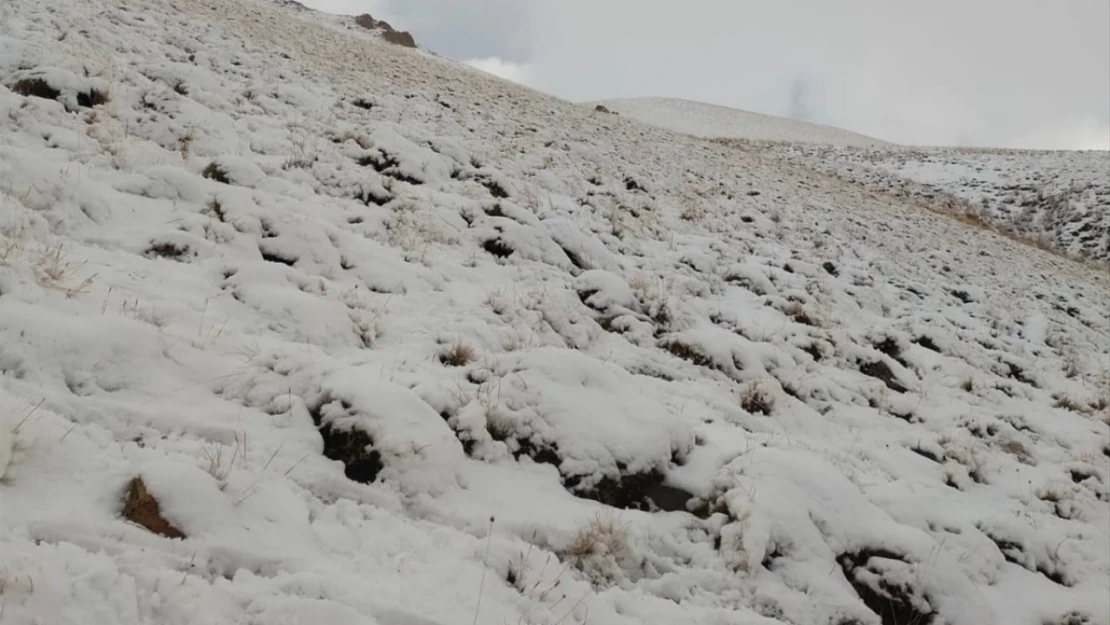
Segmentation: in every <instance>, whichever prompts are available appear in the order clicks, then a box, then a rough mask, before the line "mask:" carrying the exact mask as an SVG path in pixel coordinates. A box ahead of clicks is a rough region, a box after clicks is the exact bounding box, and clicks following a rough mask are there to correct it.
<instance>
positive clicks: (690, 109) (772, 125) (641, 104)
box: [587, 98, 889, 147]
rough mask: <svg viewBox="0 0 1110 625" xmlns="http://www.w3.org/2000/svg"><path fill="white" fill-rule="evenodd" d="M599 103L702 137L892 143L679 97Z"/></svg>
mask: <svg viewBox="0 0 1110 625" xmlns="http://www.w3.org/2000/svg"><path fill="white" fill-rule="evenodd" d="M598 104H600V105H602V106H604V107H606V108H607V109H609V110H610V111H613V112H615V113H617V114H619V115H626V116H628V117H631V118H633V119H635V120H637V121H641V122H644V123H645V124H651V125H653V126H657V127H659V128H664V129H666V130H671V131H674V132H681V133H684V134H688V135H693V136H695V137H702V138H717V139H747V140H751V141H788V142H798V143H806V144H810V143H812V144H820V145H845V146H855V147H876V146H884V145H889V144H888V143H887V142H885V141H880V140H878V139H873V138H871V137H868V136H865V135H861V134H858V133H854V132H849V131H847V130H843V129H841V128H834V127H832V126H822V125H820V124H811V123H808V122H803V121H797V120H793V119H786V118H783V117H775V116H772V115H763V114H761V113H752V112H749V111H741V110H738V109H734V108H729V107H726V106H717V105H714V104H705V103H703V102H693V101H690V100H681V99H677V98H625V99H618V100H602V101H599V102H589V103H587V106H590V107H594V106H596V105H598Z"/></svg>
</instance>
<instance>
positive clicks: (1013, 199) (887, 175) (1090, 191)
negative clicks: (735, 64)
mask: <svg viewBox="0 0 1110 625" xmlns="http://www.w3.org/2000/svg"><path fill="white" fill-rule="evenodd" d="M596 104H601V105H602V106H605V107H606V108H608V109H609V110H611V111H613V112H616V113H618V114H620V115H624V116H626V117H630V118H632V119H635V120H637V121H640V122H643V123H646V124H650V125H653V126H656V127H659V128H664V129H667V130H671V131H674V132H679V133H684V134H687V135H691V136H695V137H702V138H710V139H721V140H724V141H725V142H726V143H729V142H732V141H735V142H736V143H737V144H739V145H741V146H743V147H745V148H748V149H754V148H758V149H762V150H765V151H767V152H769V153H770V154H771V155H773V156H774V157H775V158H782V159H785V160H789V161H791V162H794V163H797V164H799V165H802V166H804V167H807V168H809V169H812V170H814V171H817V172H821V173H824V174H828V175H833V176H836V177H838V178H841V179H843V180H845V181H848V182H851V183H853V184H858V185H860V186H862V187H864V188H866V189H869V190H871V191H875V192H880V193H884V194H891V195H894V196H895V197H897V198H899V199H901V200H908V201H909V202H911V203H917V204H921V205H924V206H925V207H928V208H930V209H932V210H939V211H943V212H946V213H949V214H953V215H956V216H958V217H960V218H964V219H967V220H969V221H970V222H971V223H974V224H977V225H982V226H986V227H988V228H991V229H994V230H996V231H1000V232H1003V233H1006V234H1008V235H1012V236H1016V237H1018V238H1021V239H1023V240H1025V241H1027V242H1033V243H1035V244H1037V245H1041V246H1044V247H1046V248H1048V249H1051V250H1054V251H1056V252H1059V253H1063V254H1065V255H1069V256H1072V257H1075V258H1083V259H1088V260H1093V261H1095V262H1096V263H1100V264H1105V263H1107V262H1110V151H1090V152H1063V151H1034V150H983V149H958V148H919V147H907V146H899V145H893V144H889V143H885V142H883V141H879V140H877V139H872V138H870V137H866V136H863V135H858V134H855V133H852V132H848V131H846V130H841V129H839V128H831V127H828V126H820V125H816V124H807V123H805V122H799V121H795V120H791V119H784V118H781V117H772V116H768V115H760V114H757V113H749V112H746V111H738V110H735V109H730V108H726V107H721V106H714V105H711V104H703V103H700V102H690V101H686V100H676V99H671V98H633V99H626V100H606V101H602V102H591V103H588V106H590V107H592V106H594V105H596Z"/></svg>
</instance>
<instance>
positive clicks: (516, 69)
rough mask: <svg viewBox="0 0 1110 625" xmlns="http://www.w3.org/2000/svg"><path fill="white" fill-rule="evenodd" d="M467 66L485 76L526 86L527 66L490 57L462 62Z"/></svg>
mask: <svg viewBox="0 0 1110 625" xmlns="http://www.w3.org/2000/svg"><path fill="white" fill-rule="evenodd" d="M463 62H464V63H466V64H467V65H469V66H471V67H473V68H475V69H480V70H482V71H483V72H486V73H487V74H493V75H494V76H497V77H500V78H504V79H505V80H511V81H513V82H516V83H520V84H522V85H526V84H528V76H529V73H530V72H529V68H528V66H527V65H524V64H520V63H513V62H512V61H506V60H504V59H500V58H497V57H495V56H491V57H488V58H484V59H468V60H466V61H463Z"/></svg>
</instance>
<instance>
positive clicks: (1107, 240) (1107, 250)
mask: <svg viewBox="0 0 1110 625" xmlns="http://www.w3.org/2000/svg"><path fill="white" fill-rule="evenodd" d="M761 147H764V148H766V149H768V150H770V151H772V152H775V153H776V154H777V155H779V156H783V157H785V158H787V159H790V160H793V161H795V162H798V163H801V164H804V165H806V166H808V167H812V168H814V169H816V170H818V171H822V172H825V173H829V174H832V175H835V176H838V177H840V178H842V179H844V180H848V181H851V182H853V183H857V184H861V185H863V186H865V187H867V188H868V189H872V190H875V191H881V192H886V193H893V194H896V195H898V196H900V197H904V198H908V199H912V200H914V201H918V202H923V203H925V204H927V205H930V206H932V207H936V208H939V209H941V210H946V211H949V212H953V213H955V214H957V215H966V216H969V217H970V218H971V219H972V220H973V221H977V222H980V223H982V224H984V225H987V226H989V227H992V228H997V229H999V230H1001V231H1003V232H1007V233H1010V234H1013V235H1016V236H1018V237H1021V238H1024V239H1026V240H1030V241H1034V242H1036V243H1038V244H1041V245H1044V246H1046V247H1048V248H1050V249H1054V250H1057V251H1060V252H1063V253H1065V254H1069V255H1073V256H1075V257H1078V258H1087V259H1090V260H1095V261H1097V262H1100V263H1107V262H1110V152H1108V151H1089V152H1062V151H1059V152H1053V151H1033V150H970V149H955V148H902V147H890V148H872V149H853V148H851V147H845V146H809V145H801V144H794V145H785V144H776V145H763V146H761Z"/></svg>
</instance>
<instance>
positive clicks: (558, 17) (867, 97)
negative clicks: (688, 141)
mask: <svg viewBox="0 0 1110 625" xmlns="http://www.w3.org/2000/svg"><path fill="white" fill-rule="evenodd" d="M302 2H304V3H305V4H306V5H308V6H312V7H314V8H318V9H321V10H326V11H331V12H335V13H349V14H356V13H362V12H369V13H371V14H373V15H374V16H375V17H378V18H382V19H386V20H389V21H390V22H391V23H393V25H394V26H395V27H397V28H402V29H408V30H411V31H412V32H413V35H414V36H415V37H416V41H417V43H419V44H420V45H421V46H423V47H425V48H428V49H430V50H433V51H435V52H437V53H440V54H443V55H445V56H449V57H452V58H456V59H459V60H462V61H467V62H469V63H471V64H472V65H475V66H478V67H481V68H483V69H485V70H487V71H491V72H493V73H498V74H500V75H502V76H503V77H506V78H509V79H512V80H516V81H518V82H521V83H524V84H527V85H529V86H531V87H534V88H536V89H539V90H542V91H545V92H547V93H551V94H553V95H556V96H559V97H562V98H566V99H569V100H574V101H585V100H600V99H606V98H618V97H637V96H663V97H677V98H685V99H689V100H700V101H703V102H709V103H712V104H720V105H724V106H731V107H735V108H740V109H745V110H750V111H756V112H760V113H767V114H771V115H781V116H784V117H795V118H799V119H805V120H808V121H813V122H818V123H823V124H830V125H834V126H839V127H842V128H846V129H849V130H854V131H857V132H861V133H864V134H869V135H872V136H874V137H877V138H881V139H887V140H890V141H894V142H899V143H911V144H932V145H974V146H994V147H1032V148H1069V149H1074V148H1078V149H1091V148H1097V149H1110V2H1107V0H902V1H891V0H840V1H838V2H832V1H830V0H787V1H782V0H681V1H679V0H469V1H465V0H302Z"/></svg>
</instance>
